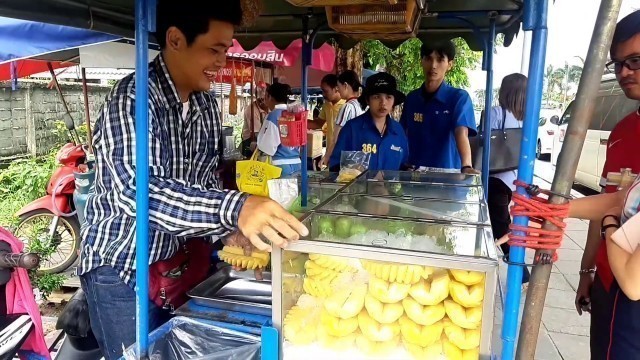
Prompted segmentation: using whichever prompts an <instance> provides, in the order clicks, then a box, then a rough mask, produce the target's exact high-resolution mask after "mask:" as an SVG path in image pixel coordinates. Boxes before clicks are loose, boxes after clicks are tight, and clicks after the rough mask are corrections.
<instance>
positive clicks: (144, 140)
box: [135, 0, 155, 359]
mask: <svg viewBox="0 0 640 360" xmlns="http://www.w3.org/2000/svg"><path fill="white" fill-rule="evenodd" d="M154 27H155V0H136V32H135V36H136V75H135V77H136V78H135V81H136V109H135V114H136V120H135V121H136V124H135V125H136V289H135V290H136V330H137V332H136V344H137V348H136V352H137V356H138V358H139V359H144V358H147V352H148V349H149V106H148V102H149V88H148V85H147V83H148V81H149V50H148V49H149V31H155V29H154Z"/></svg>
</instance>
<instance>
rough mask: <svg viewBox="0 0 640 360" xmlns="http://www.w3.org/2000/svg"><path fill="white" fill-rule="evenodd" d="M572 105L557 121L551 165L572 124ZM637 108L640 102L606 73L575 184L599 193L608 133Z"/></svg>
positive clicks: (581, 155)
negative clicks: (632, 98) (633, 98)
mask: <svg viewBox="0 0 640 360" xmlns="http://www.w3.org/2000/svg"><path fill="white" fill-rule="evenodd" d="M573 107H574V102H571V104H569V106H568V107H567V109H566V110H565V112H564V114H563V115H562V117H561V118H560V121H559V122H558V125H557V128H558V130H557V131H556V133H555V136H554V143H553V153H552V155H551V162H552V163H553V165H556V164H557V162H558V156H559V155H560V151H561V149H562V144H563V143H564V136H565V134H566V131H567V126H568V124H569V122H570V121H571V112H572V109H573ZM638 107H640V101H637V100H630V99H628V98H627V97H626V96H625V95H624V93H623V92H622V89H621V88H620V86H619V85H618V82H617V81H616V79H615V77H614V76H612V75H610V74H606V75H604V76H603V78H602V81H601V82H600V90H599V91H598V97H597V98H596V104H595V109H594V112H593V118H592V119H591V124H590V125H589V129H588V130H587V136H586V139H585V142H584V144H583V146H582V153H581V154H580V161H579V162H578V170H577V171H576V180H575V181H576V182H577V183H579V184H581V185H584V186H586V187H588V188H590V189H593V190H595V191H598V192H599V191H600V189H601V188H600V177H601V176H602V169H603V168H604V162H605V160H606V154H607V142H608V141H609V134H610V133H611V130H613V128H614V127H615V126H616V124H618V122H619V121H620V120H622V119H623V118H624V117H625V116H627V115H628V114H629V113H631V112H632V111H634V110H635V109H638Z"/></svg>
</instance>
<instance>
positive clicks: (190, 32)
mask: <svg viewBox="0 0 640 360" xmlns="http://www.w3.org/2000/svg"><path fill="white" fill-rule="evenodd" d="M212 20H217V21H222V22H227V23H230V24H232V25H234V26H239V25H240V24H241V23H242V5H241V1H240V0H224V1H197V0H181V1H176V0H158V5H157V9H156V32H155V36H156V40H157V41H158V45H160V48H161V49H164V48H165V46H166V45H167V44H166V37H167V30H169V28H170V27H172V26H175V27H176V28H178V29H180V31H182V33H183V34H184V36H185V38H186V39H187V45H191V44H192V43H193V41H194V40H195V39H196V37H198V35H202V34H206V33H207V32H208V31H209V23H210V22H211V21H212Z"/></svg>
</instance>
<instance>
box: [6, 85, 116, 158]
mask: <svg viewBox="0 0 640 360" xmlns="http://www.w3.org/2000/svg"><path fill="white" fill-rule="evenodd" d="M46 85H47V84H44V83H39V82H20V83H19V84H18V88H17V89H16V90H12V89H11V84H10V83H8V82H0V157H2V158H6V157H14V156H21V155H41V154H44V153H47V152H49V151H50V150H51V149H52V148H53V145H54V143H55V135H54V134H55V132H54V130H55V129H56V125H55V122H56V121H59V120H62V118H63V117H62V116H63V115H64V113H65V111H64V106H63V104H62V101H61V100H60V96H59V95H58V92H57V91H56V90H55V89H48V88H47V86H46ZM109 90H110V88H109V87H103V86H95V85H90V86H89V111H90V116H91V120H92V122H94V121H95V120H96V118H97V115H98V112H99V111H100V107H101V106H102V103H103V102H104V98H105V96H106V95H107V93H108V92H109ZM62 92H63V94H64V97H65V100H66V102H67V105H68V106H69V111H70V112H71V117H72V118H73V119H74V120H75V121H76V124H77V125H80V124H82V123H84V122H85V110H84V97H83V94H82V86H81V85H80V84H63V85H62Z"/></svg>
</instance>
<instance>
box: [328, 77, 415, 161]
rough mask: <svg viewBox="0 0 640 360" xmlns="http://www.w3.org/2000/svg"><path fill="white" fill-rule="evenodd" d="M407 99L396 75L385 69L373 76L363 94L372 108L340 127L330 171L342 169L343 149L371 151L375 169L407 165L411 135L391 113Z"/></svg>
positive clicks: (368, 80) (362, 98)
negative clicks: (406, 133) (409, 136)
mask: <svg viewBox="0 0 640 360" xmlns="http://www.w3.org/2000/svg"><path fill="white" fill-rule="evenodd" d="M404 99H405V95H404V94H403V93H402V92H400V91H399V90H398V85H397V82H396V79H395V77H393V76H392V75H390V74H388V73H385V72H381V73H377V74H375V75H372V76H370V77H369V78H368V79H367V83H366V86H365V88H364V91H363V94H362V96H361V100H362V101H363V102H366V103H367V104H368V105H369V110H368V111H367V112H365V113H364V114H362V115H360V116H358V117H356V118H355V119H353V120H351V121H349V122H347V123H346V124H345V125H344V127H343V128H342V130H341V131H340V135H338V139H337V140H336V145H335V148H334V151H333V153H332V154H331V158H330V159H329V169H330V171H334V172H337V171H339V170H340V157H341V154H342V152H343V151H362V152H365V153H370V154H371V159H370V160H369V170H372V171H375V170H400V169H403V168H404V165H405V164H406V162H407V159H408V156H409V145H408V142H407V137H406V135H405V132H404V129H403V128H402V126H401V125H400V123H399V122H397V121H396V120H395V119H392V118H391V116H390V115H389V114H390V113H391V111H392V110H393V108H394V107H395V106H397V105H400V104H402V103H403V102H404Z"/></svg>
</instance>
